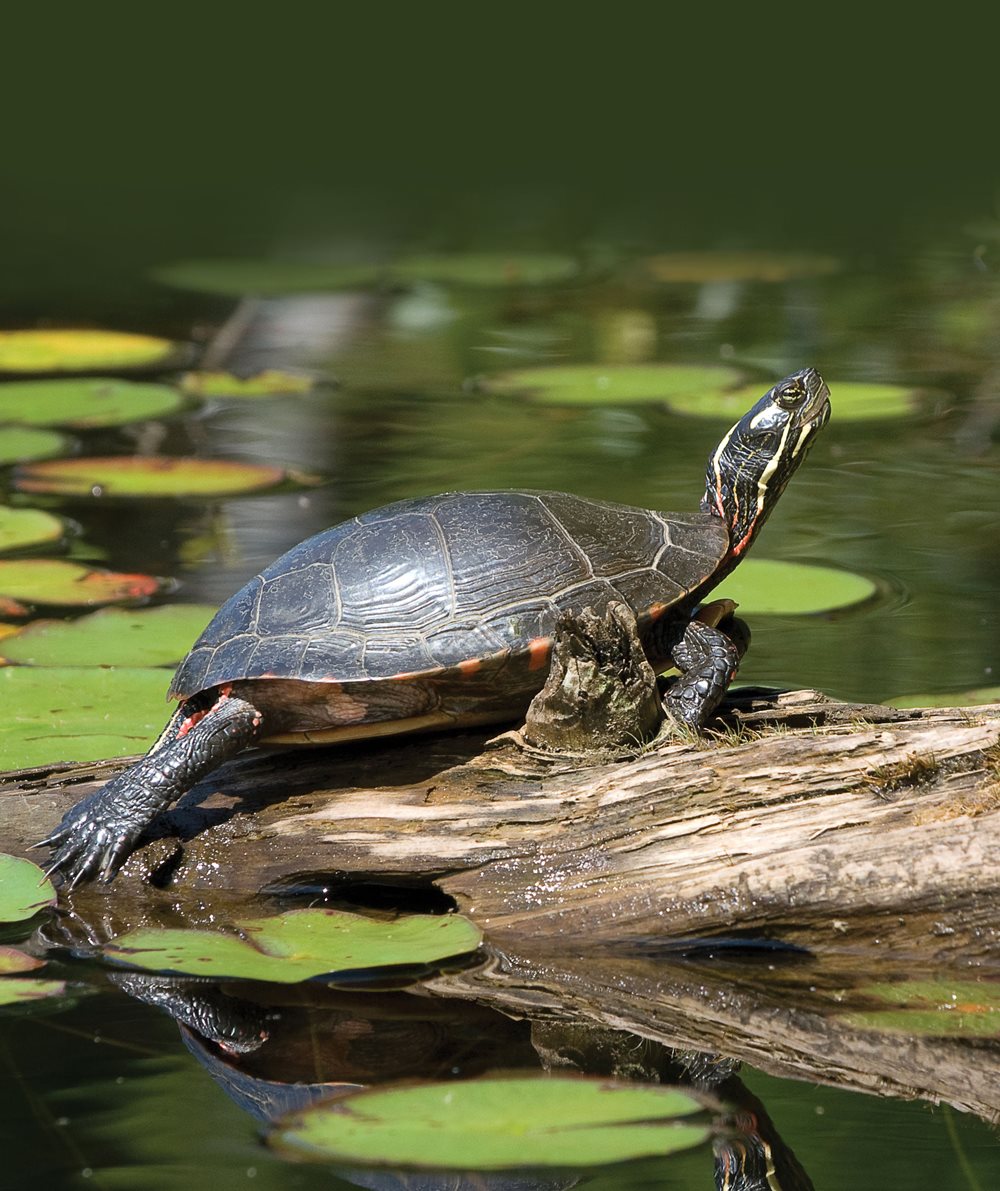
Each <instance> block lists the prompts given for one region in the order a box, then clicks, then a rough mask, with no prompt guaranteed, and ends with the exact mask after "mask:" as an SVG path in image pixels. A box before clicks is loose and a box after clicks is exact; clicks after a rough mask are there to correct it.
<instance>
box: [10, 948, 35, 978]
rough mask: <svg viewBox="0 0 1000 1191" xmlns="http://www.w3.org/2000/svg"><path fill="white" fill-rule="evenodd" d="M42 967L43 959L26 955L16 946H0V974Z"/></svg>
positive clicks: (31, 970)
mask: <svg viewBox="0 0 1000 1191" xmlns="http://www.w3.org/2000/svg"><path fill="white" fill-rule="evenodd" d="M44 967H45V960H44V959H37V958H36V957H35V956H33V955H28V954H27V952H24V951H21V950H20V948H18V947H0V976H10V975H11V974H12V973H14V972H34V971H35V970H36V969H37V968H44Z"/></svg>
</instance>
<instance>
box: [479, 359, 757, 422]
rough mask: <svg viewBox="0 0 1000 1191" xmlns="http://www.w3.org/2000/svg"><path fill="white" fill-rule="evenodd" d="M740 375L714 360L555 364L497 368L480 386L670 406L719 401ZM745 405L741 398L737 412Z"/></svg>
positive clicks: (563, 399)
mask: <svg viewBox="0 0 1000 1191" xmlns="http://www.w3.org/2000/svg"><path fill="white" fill-rule="evenodd" d="M741 379H742V374H741V373H740V372H737V371H736V370H735V369H732V368H726V367H723V366H722V365H717V364H606V365H605V364H565V365H563V364H560V365H547V366H542V367H538V368H519V369H516V370H515V371H513V372H500V373H497V374H496V375H494V376H489V377H486V378H485V380H483V381H482V387H483V388H484V389H486V390H487V391H488V392H491V393H502V394H504V395H508V396H520V397H529V398H531V399H532V400H535V401H539V402H543V403H544V404H546V405H632V404H638V403H640V402H658V403H661V404H666V405H671V406H673V405H674V404H675V403H676V402H678V401H683V402H686V403H687V404H689V405H697V404H698V403H699V402H705V403H707V404H718V402H719V401H721V400H727V397H726V394H727V393H728V391H729V390H731V389H732V388H733V387H734V386H735V385H737V384H738V383H739V382H740V380H741ZM758 396H759V394H758ZM746 409H747V405H746V403H745V399H741V405H740V408H739V413H738V414H737V416H739V415H740V414H743V413H745V412H746Z"/></svg>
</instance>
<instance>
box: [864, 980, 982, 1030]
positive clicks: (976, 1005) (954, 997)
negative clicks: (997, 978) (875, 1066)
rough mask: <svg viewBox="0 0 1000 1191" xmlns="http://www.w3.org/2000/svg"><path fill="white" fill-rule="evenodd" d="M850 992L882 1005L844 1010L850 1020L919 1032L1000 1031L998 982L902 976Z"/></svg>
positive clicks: (890, 1028) (877, 1026)
mask: <svg viewBox="0 0 1000 1191" xmlns="http://www.w3.org/2000/svg"><path fill="white" fill-rule="evenodd" d="M856 993H857V995H859V996H863V997H866V998H870V999H872V1000H875V1001H883V1002H885V1006H886V1007H885V1008H884V1009H882V1008H876V1009H871V1010H863V1011H861V1012H854V1013H847V1014H844V1015H843V1016H844V1020H846V1021H848V1022H849V1023H850V1024H852V1025H858V1026H872V1027H875V1028H876V1029H880V1030H899V1031H901V1032H903V1033H906V1034H917V1035H920V1036H922V1037H945V1036H947V1037H956V1036H957V1037H961V1038H996V1037H998V1036H1000V984H997V983H996V982H992V983H991V982H989V981H982V982H980V983H976V982H975V981H971V980H970V981H954V982H945V981H921V980H906V981H902V982H901V983H899V984H872V985H869V986H867V987H865V988H860V989H858V990H856Z"/></svg>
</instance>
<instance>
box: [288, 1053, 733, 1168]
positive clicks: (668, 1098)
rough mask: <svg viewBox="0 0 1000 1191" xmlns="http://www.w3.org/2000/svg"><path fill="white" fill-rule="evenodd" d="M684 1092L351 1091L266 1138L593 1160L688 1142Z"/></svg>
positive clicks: (501, 1164)
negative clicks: (350, 1093)
mask: <svg viewBox="0 0 1000 1191" xmlns="http://www.w3.org/2000/svg"><path fill="white" fill-rule="evenodd" d="M701 1111H702V1105H701V1104H700V1103H699V1102H698V1101H697V1100H696V1099H694V1097H693V1096H690V1095H688V1094H687V1093H686V1092H681V1091H677V1090H675V1089H673V1088H665V1087H640V1086H635V1085H628V1084H615V1083H607V1082H603V1081H599V1080H589V1079H572V1078H568V1077H565V1076H555V1077H550V1078H545V1077H537V1078H534V1079H531V1078H521V1077H518V1078H496V1077H494V1078H488V1079H473V1080H465V1081H452V1082H448V1083H430V1084H422V1085H420V1086H416V1087H414V1086H399V1087H390V1088H379V1089H377V1090H369V1091H363V1092H357V1093H355V1094H353V1095H350V1096H345V1097H340V1098H338V1099H337V1100H336V1101H327V1102H326V1103H319V1104H316V1105H314V1106H312V1107H310V1108H307V1109H305V1110H302V1111H299V1112H294V1113H290V1114H289V1115H288V1116H286V1117H284V1118H281V1119H279V1120H278V1122H277V1123H276V1125H275V1127H274V1130H273V1131H272V1133H271V1134H270V1137H269V1139H268V1140H269V1141H270V1143H271V1144H272V1145H274V1146H276V1147H277V1148H278V1149H280V1150H282V1151H284V1152H286V1153H288V1154H290V1155H293V1156H295V1157H296V1158H309V1159H313V1160H316V1161H322V1162H328V1161H337V1162H351V1163H354V1162H358V1163H365V1164H368V1163H372V1164H376V1165H391V1166H397V1165H400V1166H417V1167H434V1168H438V1169H441V1168H446V1169H474V1170H507V1169H514V1168H518V1167H536V1166H597V1165H603V1164H605V1163H609V1162H622V1161H625V1160H626V1159H629V1158H639V1157H642V1156H645V1155H651V1154H655V1155H657V1156H660V1157H662V1156H663V1155H666V1154H669V1153H673V1152H676V1151H678V1150H684V1149H689V1148H690V1147H692V1146H696V1145H699V1144H701V1143H702V1142H704V1141H705V1140H707V1138H708V1137H709V1134H710V1130H709V1128H708V1126H707V1125H706V1124H705V1123H704V1121H703V1120H694V1121H692V1120H686V1119H685V1118H690V1117H692V1116H694V1115H695V1114H697V1113H699V1112H701Z"/></svg>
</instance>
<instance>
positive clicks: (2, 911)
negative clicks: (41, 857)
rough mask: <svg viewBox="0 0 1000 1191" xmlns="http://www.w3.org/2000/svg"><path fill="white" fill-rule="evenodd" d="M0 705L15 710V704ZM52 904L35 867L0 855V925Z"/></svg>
mask: <svg viewBox="0 0 1000 1191" xmlns="http://www.w3.org/2000/svg"><path fill="white" fill-rule="evenodd" d="M0 673H2V671H0ZM4 705H5V706H6V707H16V706H17V704H16V703H5V704H4ZM5 718H10V717H5ZM0 731H2V729H0ZM3 756H4V764H5V766H6V765H10V766H12V767H16V766H17V765H18V762H17V761H16V760H11V759H10V758H8V757H7V754H6V752H4V754H3ZM55 904H56V891H55V889H54V888H53V887H52V882H51V881H50V880H49V879H48V877H47V876H46V875H45V874H44V873H43V872H42V870H41V869H40V868H39V867H38V865H37V864H32V863H31V861H30V860H22V859H21V858H20V857H19V856H8V855H7V854H6V853H5V852H0V922H23V921H24V920H25V919H27V918H33V917H34V916H35V914H37V913H38V912H39V911H40V910H44V909H46V908H47V907H48V906H54V905H55ZM8 970H10V969H8Z"/></svg>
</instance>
